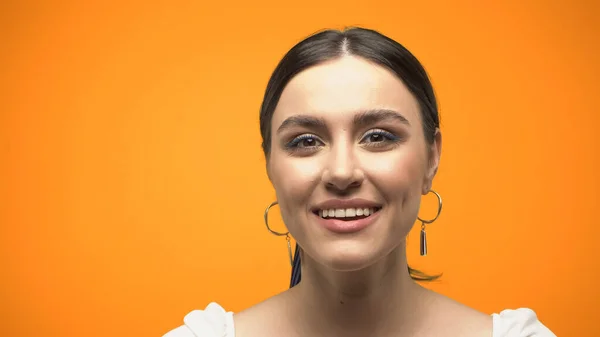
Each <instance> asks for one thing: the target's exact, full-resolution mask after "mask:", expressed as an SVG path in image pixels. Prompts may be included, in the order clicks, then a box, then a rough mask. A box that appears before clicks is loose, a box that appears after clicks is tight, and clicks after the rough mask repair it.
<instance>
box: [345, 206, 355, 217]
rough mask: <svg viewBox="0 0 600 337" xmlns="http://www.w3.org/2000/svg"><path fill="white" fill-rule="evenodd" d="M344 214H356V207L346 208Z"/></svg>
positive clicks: (349, 215)
mask: <svg viewBox="0 0 600 337" xmlns="http://www.w3.org/2000/svg"><path fill="white" fill-rule="evenodd" d="M346 216H347V217H351V216H356V208H346Z"/></svg>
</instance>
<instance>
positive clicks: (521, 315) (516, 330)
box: [163, 302, 556, 337]
mask: <svg viewBox="0 0 600 337" xmlns="http://www.w3.org/2000/svg"><path fill="white" fill-rule="evenodd" d="M492 318H493V332H492V337H556V335H555V334H554V333H552V332H551V331H550V330H549V329H548V328H546V327H545V326H544V325H543V324H542V323H541V322H540V321H539V320H538V318H537V315H536V314H535V312H534V311H533V310H531V309H527V308H520V309H516V310H512V309H506V310H503V311H502V312H500V313H499V314H492ZM183 323H184V325H182V326H180V327H178V328H175V329H173V330H171V331H169V332H168V333H167V334H165V335H164V336H163V337H235V329H234V327H233V312H231V311H229V312H228V311H225V309H223V307H221V306H220V305H219V304H217V303H214V302H212V303H210V304H209V305H208V306H207V307H206V309H204V310H194V311H192V312H190V313H189V314H187V315H186V316H185V318H184V319H183Z"/></svg>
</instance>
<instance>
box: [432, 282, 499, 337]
mask: <svg viewBox="0 0 600 337" xmlns="http://www.w3.org/2000/svg"><path fill="white" fill-rule="evenodd" d="M428 296H431V299H430V301H428V302H429V303H430V304H431V305H430V309H429V310H428V311H429V313H430V314H429V317H430V319H431V323H432V324H431V325H430V326H433V327H435V328H434V329H440V330H439V331H435V332H434V331H432V332H434V333H433V335H437V334H438V333H439V335H440V336H442V335H444V336H461V337H463V336H464V337H481V336H492V331H493V318H492V316H491V315H487V314H485V313H483V312H480V311H477V310H475V309H473V308H471V307H468V306H466V305H464V304H462V303H459V302H457V301H455V300H453V299H451V298H449V297H447V296H444V295H442V294H438V293H435V292H430V293H429V295H428Z"/></svg>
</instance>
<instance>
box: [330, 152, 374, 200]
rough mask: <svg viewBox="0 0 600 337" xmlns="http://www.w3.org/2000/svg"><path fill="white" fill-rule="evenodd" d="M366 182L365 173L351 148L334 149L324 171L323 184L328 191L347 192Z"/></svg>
mask: <svg viewBox="0 0 600 337" xmlns="http://www.w3.org/2000/svg"><path fill="white" fill-rule="evenodd" d="M363 180H364V172H363V170H362V168H361V167H360V165H359V163H358V161H357V158H356V156H355V153H354V151H353V149H352V148H351V146H341V145H340V146H337V147H334V148H333V149H332V151H331V152H330V153H329V158H328V159H327V166H326V168H325V170H324V171H323V182H325V186H326V187H327V188H328V189H333V190H336V191H337V192H338V193H339V192H347V191H348V190H349V189H352V188H355V187H358V186H360V185H361V184H362V182H363Z"/></svg>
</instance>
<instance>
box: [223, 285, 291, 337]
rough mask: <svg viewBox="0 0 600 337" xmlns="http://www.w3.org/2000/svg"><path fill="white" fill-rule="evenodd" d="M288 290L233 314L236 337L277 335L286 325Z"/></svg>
mask: <svg viewBox="0 0 600 337" xmlns="http://www.w3.org/2000/svg"><path fill="white" fill-rule="evenodd" d="M284 297H286V292H283V293H281V294H278V295H275V296H273V297H270V298H268V299H266V300H264V301H262V302H260V303H258V304H255V305H253V306H251V307H249V308H247V309H245V310H243V311H240V312H239V313H236V314H234V315H233V320H234V326H235V336H236V337H264V336H277V335H278V334H279V333H280V332H281V328H282V327H284V326H285V325H286V322H285V317H287V316H288V315H286V307H287V306H286V305H285V304H284Z"/></svg>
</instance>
